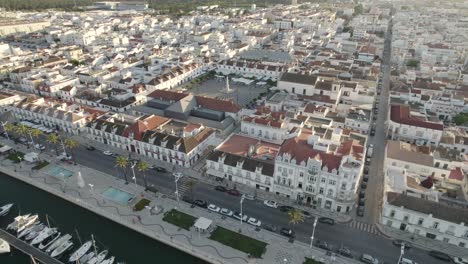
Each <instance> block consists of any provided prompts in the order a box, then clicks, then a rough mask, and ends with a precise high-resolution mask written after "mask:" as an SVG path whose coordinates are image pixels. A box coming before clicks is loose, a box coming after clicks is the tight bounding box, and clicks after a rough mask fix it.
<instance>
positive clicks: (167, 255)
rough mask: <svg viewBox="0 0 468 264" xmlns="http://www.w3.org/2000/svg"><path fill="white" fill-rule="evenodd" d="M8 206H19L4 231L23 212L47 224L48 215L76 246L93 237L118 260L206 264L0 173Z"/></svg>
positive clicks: (2, 200) (10, 258)
mask: <svg viewBox="0 0 468 264" xmlns="http://www.w3.org/2000/svg"><path fill="white" fill-rule="evenodd" d="M6 203H15V207H14V208H13V209H12V210H11V211H10V213H9V214H8V215H7V216H5V217H0V227H2V228H6V226H7V225H8V223H10V222H12V219H13V217H14V216H15V215H17V214H18V211H19V210H20V211H21V213H22V214H26V213H37V214H39V216H40V218H41V221H43V222H44V221H45V218H46V217H45V216H46V215H48V216H49V217H48V218H49V222H50V224H51V226H55V227H58V228H59V229H60V231H61V232H62V234H63V233H65V232H66V233H69V234H71V235H73V237H74V240H75V245H79V239H78V235H77V233H78V234H79V237H80V238H81V240H82V241H83V243H84V242H85V241H87V240H90V238H91V234H93V235H94V237H95V240H96V243H97V246H98V247H99V248H100V249H103V248H106V249H108V250H109V252H110V254H112V255H113V256H115V257H116V260H117V261H125V262H126V263H127V264H145V263H155V264H156V263H158V264H159V263H160V264H165V263H171V264H172V263H184V264H185V263H187V264H192V263H193V264H205V263H206V262H204V261H202V260H199V259H197V258H194V257H192V256H190V255H188V254H186V253H183V252H181V251H178V250H176V249H174V248H172V247H169V246H166V245H165V244H162V243H159V242H157V241H155V240H153V239H150V238H148V237H146V236H143V235H141V234H139V233H136V232H134V231H132V230H130V229H128V228H125V227H123V226H121V225H119V224H116V223H114V222H112V221H110V220H107V219H105V218H102V217H100V216H98V215H96V214H94V213H92V212H90V211H87V210H85V209H82V208H81V207H78V206H76V205H74V204H72V203H69V202H67V201H65V200H62V199H60V198H58V197H56V196H53V195H51V194H49V193H47V192H44V191H42V190H40V189H38V188H35V187H33V186H30V185H28V184H26V183H23V182H21V181H19V180H16V179H14V178H11V177H9V176H7V175H4V174H1V173H0V205H3V204H6ZM75 249H76V248H75ZM23 263H24V264H29V263H31V262H30V260H29V257H28V256H25V255H24V254H22V253H20V252H17V251H16V250H14V249H12V252H11V253H10V254H2V255H0V264H23Z"/></svg>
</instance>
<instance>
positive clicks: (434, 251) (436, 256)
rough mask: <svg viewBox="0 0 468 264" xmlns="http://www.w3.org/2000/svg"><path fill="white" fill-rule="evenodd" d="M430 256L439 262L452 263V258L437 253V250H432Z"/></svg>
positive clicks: (445, 254)
mask: <svg viewBox="0 0 468 264" xmlns="http://www.w3.org/2000/svg"><path fill="white" fill-rule="evenodd" d="M429 255H430V256H431V257H433V258H436V259H438V260H442V261H445V262H452V258H451V257H450V256H449V255H448V254H447V253H444V252H440V251H436V250H431V251H429Z"/></svg>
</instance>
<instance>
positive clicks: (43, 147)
mask: <svg viewBox="0 0 468 264" xmlns="http://www.w3.org/2000/svg"><path fill="white" fill-rule="evenodd" d="M34 147H35V148H36V149H38V150H45V149H46V147H45V146H44V145H42V144H36V145H34Z"/></svg>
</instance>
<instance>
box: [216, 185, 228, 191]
mask: <svg viewBox="0 0 468 264" xmlns="http://www.w3.org/2000/svg"><path fill="white" fill-rule="evenodd" d="M215 190H217V191H220V192H226V191H227V189H226V187H224V186H221V185H218V186H216V187H215Z"/></svg>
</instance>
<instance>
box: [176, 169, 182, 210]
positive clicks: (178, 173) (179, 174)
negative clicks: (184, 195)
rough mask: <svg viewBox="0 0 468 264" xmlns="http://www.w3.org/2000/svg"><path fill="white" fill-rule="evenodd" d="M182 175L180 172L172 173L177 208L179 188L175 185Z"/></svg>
mask: <svg viewBox="0 0 468 264" xmlns="http://www.w3.org/2000/svg"><path fill="white" fill-rule="evenodd" d="M183 176H184V175H182V173H180V172H176V173H174V181H175V188H176V191H175V195H176V198H177V206H179V205H180V204H179V186H178V185H177V182H178V181H179V179H180V178H182V177H183Z"/></svg>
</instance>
